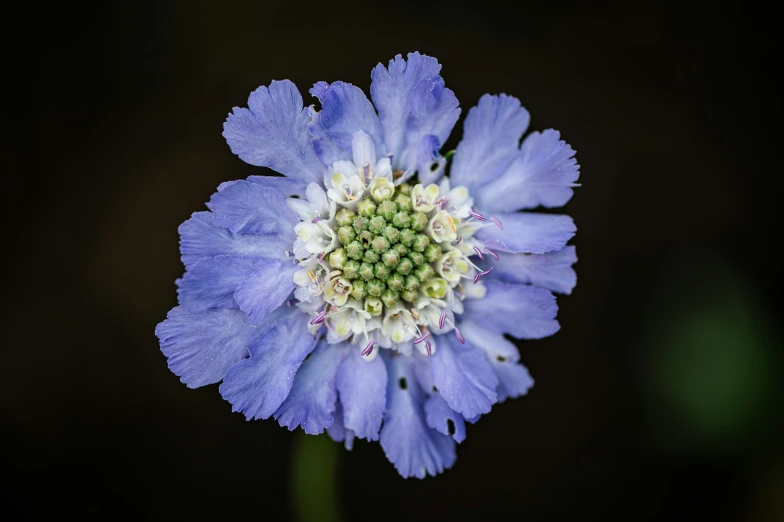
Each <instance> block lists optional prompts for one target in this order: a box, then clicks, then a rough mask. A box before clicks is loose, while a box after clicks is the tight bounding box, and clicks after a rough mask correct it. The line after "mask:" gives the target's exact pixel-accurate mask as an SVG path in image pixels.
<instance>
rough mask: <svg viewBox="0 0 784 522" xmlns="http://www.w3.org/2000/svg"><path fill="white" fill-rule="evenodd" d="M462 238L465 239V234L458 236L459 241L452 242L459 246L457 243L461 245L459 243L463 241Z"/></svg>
mask: <svg viewBox="0 0 784 522" xmlns="http://www.w3.org/2000/svg"><path fill="white" fill-rule="evenodd" d="M462 240H463V236H457V241H455V242H454V243H452V244H453V245H455V246H457V245H459V244H460V242H461V241H462Z"/></svg>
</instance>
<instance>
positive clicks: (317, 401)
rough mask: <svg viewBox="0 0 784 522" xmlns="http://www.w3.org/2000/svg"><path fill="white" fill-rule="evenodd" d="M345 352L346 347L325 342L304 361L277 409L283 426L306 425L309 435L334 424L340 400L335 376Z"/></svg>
mask: <svg viewBox="0 0 784 522" xmlns="http://www.w3.org/2000/svg"><path fill="white" fill-rule="evenodd" d="M345 355H346V350H345V349H342V348H341V347H337V346H334V345H329V346H327V345H326V343H323V344H322V349H321V350H320V351H317V352H315V353H313V354H312V355H311V356H310V357H308V359H307V360H306V361H305V362H304V363H302V366H301V367H300V368H299V370H298V371H297V375H296V377H295V378H294V385H293V386H292V388H291V392H290V393H289V395H288V397H286V400H285V401H283V404H281V405H280V408H278V411H276V412H275V418H276V419H277V420H278V422H279V423H280V425H281V426H285V427H287V428H288V429H289V430H290V431H293V430H295V429H296V428H297V426H302V429H303V430H305V433H307V434H308V435H318V434H319V433H321V432H323V431H324V429H325V428H327V427H329V426H331V425H332V423H333V421H334V419H333V417H332V413H333V412H334V411H335V401H336V400H337V391H336V390H335V377H336V374H337V371H338V366H340V362H341V361H342V360H343V357H344V356H345Z"/></svg>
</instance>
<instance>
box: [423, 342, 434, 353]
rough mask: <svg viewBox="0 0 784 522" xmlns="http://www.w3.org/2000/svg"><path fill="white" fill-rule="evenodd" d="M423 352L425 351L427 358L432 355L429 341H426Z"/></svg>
mask: <svg viewBox="0 0 784 522" xmlns="http://www.w3.org/2000/svg"><path fill="white" fill-rule="evenodd" d="M425 350H427V355H428V356H431V355H433V346H432V345H431V344H430V341H427V342H426V343H425Z"/></svg>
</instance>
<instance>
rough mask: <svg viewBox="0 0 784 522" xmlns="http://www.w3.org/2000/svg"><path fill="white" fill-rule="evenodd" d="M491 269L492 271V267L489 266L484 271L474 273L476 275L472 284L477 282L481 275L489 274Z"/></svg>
mask: <svg viewBox="0 0 784 522" xmlns="http://www.w3.org/2000/svg"><path fill="white" fill-rule="evenodd" d="M492 271H493V267H492V266H491V267H490V268H488V269H487V270H485V271H484V272H479V273H478V274H476V275H475V276H474V284H476V283H477V282H479V280H480V279H481V278H482V276H486V275H487V274H489V273H490V272H492Z"/></svg>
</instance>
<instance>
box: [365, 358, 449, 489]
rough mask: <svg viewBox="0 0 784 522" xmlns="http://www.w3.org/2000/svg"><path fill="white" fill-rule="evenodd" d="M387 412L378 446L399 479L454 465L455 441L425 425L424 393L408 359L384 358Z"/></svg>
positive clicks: (436, 472)
mask: <svg viewBox="0 0 784 522" xmlns="http://www.w3.org/2000/svg"><path fill="white" fill-rule="evenodd" d="M385 358H386V361H385V362H386V363H387V371H388V373H389V382H388V383H387V410H386V413H385V414H384V425H383V426H382V428H381V437H380V442H381V447H382V448H384V453H386V456H387V458H388V459H389V461H390V462H392V464H394V465H395V469H397V471H398V473H400V474H401V475H402V476H403V477H405V478H408V477H417V478H420V479H421V478H425V476H426V475H437V474H439V473H441V472H442V471H444V469H445V468H451V467H452V465H453V464H454V463H455V460H456V458H457V457H456V455H455V442H454V441H453V440H452V439H451V438H450V437H448V436H447V435H443V434H441V433H438V432H437V431H435V430H433V429H431V428H430V427H428V426H427V424H426V423H425V413H424V411H423V404H422V403H423V402H424V399H425V397H424V394H423V393H422V390H421V389H420V388H419V385H418V384H417V381H416V378H415V376H414V372H413V369H412V368H411V360H410V358H409V357H406V356H398V357H387V356H386V355H385Z"/></svg>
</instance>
